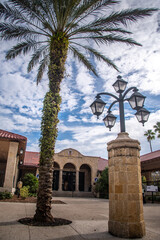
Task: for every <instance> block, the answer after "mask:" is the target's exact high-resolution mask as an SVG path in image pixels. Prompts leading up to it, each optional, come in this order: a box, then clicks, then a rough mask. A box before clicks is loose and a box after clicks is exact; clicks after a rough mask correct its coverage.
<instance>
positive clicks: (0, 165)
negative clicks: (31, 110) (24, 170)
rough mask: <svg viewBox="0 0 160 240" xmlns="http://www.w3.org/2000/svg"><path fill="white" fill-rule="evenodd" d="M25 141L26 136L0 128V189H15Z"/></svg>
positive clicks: (12, 190) (11, 190)
mask: <svg viewBox="0 0 160 240" xmlns="http://www.w3.org/2000/svg"><path fill="white" fill-rule="evenodd" d="M26 143H27V138H26V137H23V136H21V135H18V134H14V133H10V132H7V131H4V130H1V129H0V191H10V192H14V191H15V188H16V183H17V178H18V173H19V165H20V164H22V163H23V159H24V152H25V148H26Z"/></svg>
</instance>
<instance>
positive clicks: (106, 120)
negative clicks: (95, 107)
mask: <svg viewBox="0 0 160 240" xmlns="http://www.w3.org/2000/svg"><path fill="white" fill-rule="evenodd" d="M116 119H117V118H116V117H115V116H114V115H113V114H112V113H108V114H107V116H106V117H105V118H104V119H103V121H104V124H105V125H106V127H108V128H109V131H111V128H112V127H113V126H114V124H115V122H116Z"/></svg>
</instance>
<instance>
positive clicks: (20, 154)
mask: <svg viewBox="0 0 160 240" xmlns="http://www.w3.org/2000/svg"><path fill="white" fill-rule="evenodd" d="M23 153H24V150H23V148H21V149H20V151H19V164H20V165H22V164H23V160H22V155H23Z"/></svg>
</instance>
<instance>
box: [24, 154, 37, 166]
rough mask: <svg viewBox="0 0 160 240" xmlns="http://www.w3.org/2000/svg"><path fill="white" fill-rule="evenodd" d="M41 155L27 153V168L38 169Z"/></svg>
mask: <svg viewBox="0 0 160 240" xmlns="http://www.w3.org/2000/svg"><path fill="white" fill-rule="evenodd" d="M39 158H40V153H39V152H27V151H26V152H25V157H24V163H23V165H25V166H35V167H38V164H39Z"/></svg>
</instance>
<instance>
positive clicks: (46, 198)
mask: <svg viewBox="0 0 160 240" xmlns="http://www.w3.org/2000/svg"><path fill="white" fill-rule="evenodd" d="M67 51H68V39H66V38H65V37H64V36H60V35H59V34H56V35H55V36H54V37H53V38H52V39H51V42H50V64H49V70H48V77H49V92H47V93H46V96H45V99H44V106H43V116H42V123H41V138H40V147H41V152H40V166H39V189H38V195H37V209H36V213H35V215H34V219H35V220H36V221H40V222H42V221H43V222H51V221H54V218H53V216H52V214H51V200H52V182H53V156H54V149H55V141H56V138H57V133H58V129H57V124H58V122H59V120H58V112H59V110H60V103H61V97H60V83H61V81H62V79H63V77H64V71H65V61H66V57H67Z"/></svg>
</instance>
